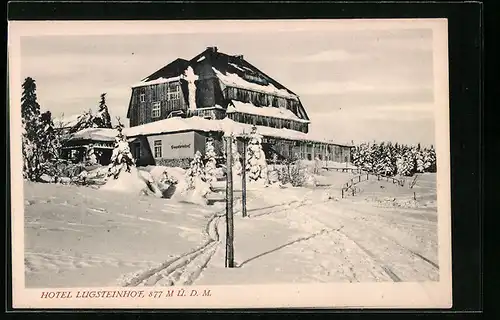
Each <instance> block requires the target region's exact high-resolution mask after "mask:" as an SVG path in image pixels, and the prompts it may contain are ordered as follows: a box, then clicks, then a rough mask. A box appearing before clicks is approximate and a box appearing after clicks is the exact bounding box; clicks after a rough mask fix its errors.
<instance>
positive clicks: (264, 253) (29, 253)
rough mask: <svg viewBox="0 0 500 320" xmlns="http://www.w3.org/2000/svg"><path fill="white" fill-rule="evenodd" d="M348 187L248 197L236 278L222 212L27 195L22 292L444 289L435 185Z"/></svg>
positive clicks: (88, 195) (341, 178) (72, 195)
mask: <svg viewBox="0 0 500 320" xmlns="http://www.w3.org/2000/svg"><path fill="white" fill-rule="evenodd" d="M350 177H352V175H350V174H348V173H339V172H323V173H322V175H321V176H320V177H318V182H319V183H320V185H321V187H316V188H287V189H281V188H279V187H270V188H265V189H263V188H253V189H252V190H251V191H249V193H248V205H247V207H248V214H249V217H247V218H242V217H241V212H240V211H239V208H240V206H239V204H236V212H235V261H236V264H237V268H234V269H226V268H224V243H225V219H224V217H223V215H222V213H224V207H223V204H221V203H216V204H215V205H213V206H199V205H195V204H188V203H183V202H180V201H178V200H170V199H161V198H155V197H151V196H149V197H148V196H139V195H137V196H133V195H130V194H121V193H117V192H108V191H103V190H96V189H92V188H88V187H77V186H68V185H56V184H34V183H25V204H26V210H25V250H26V255H25V265H26V273H25V274H26V285H27V287H74V286H114V285H124V286H136V285H138V286H141V285H146V286H151V285H186V284H197V285H203V284H205V285H208V284H210V285H215V284H245V283H252V284H258V283H279V282H281V283H283V282H339V281H343V282H366V281H436V280H438V274H439V268H438V265H437V259H438V258H437V210H436V205H435V199H436V189H435V188H436V183H435V175H433V174H424V175H421V176H420V177H419V179H418V180H417V184H416V185H415V187H414V188H413V189H410V188H408V186H405V187H399V186H397V185H393V184H392V183H391V182H387V181H373V180H370V181H368V182H364V183H361V184H360V185H359V188H360V193H359V194H358V195H356V196H354V197H352V196H350V197H347V198H346V199H340V189H339V187H340V186H341V185H342V184H343V183H345V181H347V180H348V179H349V178H350ZM326 192H328V193H329V194H330V197H331V198H332V199H329V200H328V199H327V197H325V193H326ZM414 192H415V194H416V199H417V200H413V199H414Z"/></svg>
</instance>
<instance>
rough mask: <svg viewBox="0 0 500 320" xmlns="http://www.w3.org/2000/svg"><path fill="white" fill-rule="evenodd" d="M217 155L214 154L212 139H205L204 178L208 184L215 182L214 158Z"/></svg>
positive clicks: (215, 162)
mask: <svg viewBox="0 0 500 320" xmlns="http://www.w3.org/2000/svg"><path fill="white" fill-rule="evenodd" d="M216 157H217V154H216V153H215V148H214V142H213V139H212V138H209V139H207V143H206V146H205V159H206V163H205V178H206V181H207V182H208V183H212V182H214V181H217V172H216V170H217V160H215V158H216Z"/></svg>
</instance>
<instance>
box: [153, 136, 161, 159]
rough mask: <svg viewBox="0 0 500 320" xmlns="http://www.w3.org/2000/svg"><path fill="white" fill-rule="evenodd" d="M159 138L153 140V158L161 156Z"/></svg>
mask: <svg viewBox="0 0 500 320" xmlns="http://www.w3.org/2000/svg"><path fill="white" fill-rule="evenodd" d="M161 149H162V148H161V140H155V142H154V152H155V158H161V157H162V150H161Z"/></svg>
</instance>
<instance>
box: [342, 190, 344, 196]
mask: <svg viewBox="0 0 500 320" xmlns="http://www.w3.org/2000/svg"><path fill="white" fill-rule="evenodd" d="M342 199H344V188H342Z"/></svg>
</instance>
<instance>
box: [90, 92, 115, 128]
mask: <svg viewBox="0 0 500 320" xmlns="http://www.w3.org/2000/svg"><path fill="white" fill-rule="evenodd" d="M93 121H94V123H95V125H96V126H97V127H98V128H111V127H112V125H111V116H110V115H109V111H108V106H107V105H106V93H102V94H101V101H100V102H99V109H98V111H97V114H96V115H95V116H94V119H93Z"/></svg>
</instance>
